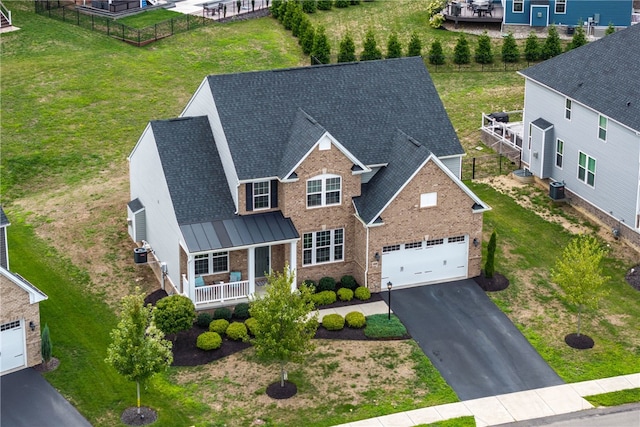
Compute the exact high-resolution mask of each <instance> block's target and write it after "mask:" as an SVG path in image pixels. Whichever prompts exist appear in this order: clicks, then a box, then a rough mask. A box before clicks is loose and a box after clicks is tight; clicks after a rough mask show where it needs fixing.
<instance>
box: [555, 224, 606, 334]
mask: <svg viewBox="0 0 640 427" xmlns="http://www.w3.org/2000/svg"><path fill="white" fill-rule="evenodd" d="M605 253H606V251H605V249H604V248H603V247H602V245H601V244H600V242H598V240H597V239H596V238H595V237H593V236H587V235H580V236H578V237H576V238H574V239H573V240H571V241H570V242H569V244H568V245H567V246H566V247H565V249H564V251H563V252H562V257H561V258H559V259H558V260H557V261H556V264H555V267H554V268H553V269H552V270H551V280H553V281H554V282H555V283H557V284H558V285H560V287H561V288H562V289H563V290H564V292H565V295H566V297H567V301H568V302H569V304H572V305H575V306H577V308H578V331H577V334H576V335H578V336H580V326H581V315H582V311H583V309H584V308H589V309H592V310H593V309H596V308H597V307H598V303H599V302H600V300H601V299H602V298H604V297H605V296H606V295H607V294H608V293H609V290H608V289H606V288H605V287H604V285H605V283H606V282H607V281H608V280H609V277H607V276H604V275H603V274H602V267H601V266H600V263H601V261H602V259H603V258H604V256H605Z"/></svg>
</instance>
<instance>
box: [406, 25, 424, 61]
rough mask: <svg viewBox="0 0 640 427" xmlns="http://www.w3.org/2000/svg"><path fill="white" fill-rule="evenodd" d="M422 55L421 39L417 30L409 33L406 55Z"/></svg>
mask: <svg viewBox="0 0 640 427" xmlns="http://www.w3.org/2000/svg"><path fill="white" fill-rule="evenodd" d="M421 55H422V40H420V36H419V35H418V33H417V32H415V31H414V32H413V33H411V40H410V41H409V46H408V47H407V56H421Z"/></svg>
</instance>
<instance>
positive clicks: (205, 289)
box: [195, 280, 249, 304]
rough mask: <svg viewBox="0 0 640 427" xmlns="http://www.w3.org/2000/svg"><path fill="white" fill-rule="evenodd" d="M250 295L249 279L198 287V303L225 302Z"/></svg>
mask: <svg viewBox="0 0 640 427" xmlns="http://www.w3.org/2000/svg"><path fill="white" fill-rule="evenodd" d="M248 296H249V281H248V280H242V281H239V282H229V283H218V284H214V285H207V286H199V287H197V288H196V300H195V303H196V304H208V303H213V302H225V301H228V300H234V299H239V298H247V297H248Z"/></svg>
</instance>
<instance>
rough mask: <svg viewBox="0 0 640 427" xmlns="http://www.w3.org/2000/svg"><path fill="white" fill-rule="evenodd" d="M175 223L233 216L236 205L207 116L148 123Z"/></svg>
mask: <svg viewBox="0 0 640 427" xmlns="http://www.w3.org/2000/svg"><path fill="white" fill-rule="evenodd" d="M151 129H152V130H153V134H154V136H155V140H156V145H157V147H158V153H159V155H160V161H161V163H162V168H163V170H164V176H165V179H166V180H167V185H168V187H169V193H170V195H171V200H172V203H173V207H174V209H175V213H176V218H177V219H178V224H188V223H197V222H204V221H211V220H212V219H224V218H231V217H233V216H234V211H235V205H234V203H233V199H232V198H231V194H230V192H229V187H228V185H227V180H226V178H225V175H224V170H223V169H222V162H221V161H220V156H219V155H218V150H217V149H216V144H215V143H214V140H213V135H212V134H211V127H210V126H209V121H208V119H207V117H206V116H202V117H187V118H181V119H172V120H158V121H152V122H151Z"/></svg>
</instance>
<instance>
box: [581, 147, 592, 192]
mask: <svg viewBox="0 0 640 427" xmlns="http://www.w3.org/2000/svg"><path fill="white" fill-rule="evenodd" d="M578 179H579V180H580V181H582V182H584V183H585V184H587V185H590V186H592V187H594V186H595V182H596V159H594V158H593V157H590V156H588V155H586V154H585V153H583V152H582V151H580V152H579V154H578Z"/></svg>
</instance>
